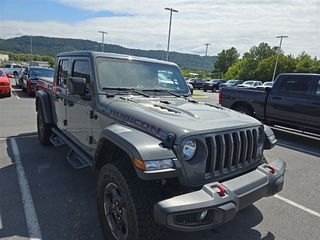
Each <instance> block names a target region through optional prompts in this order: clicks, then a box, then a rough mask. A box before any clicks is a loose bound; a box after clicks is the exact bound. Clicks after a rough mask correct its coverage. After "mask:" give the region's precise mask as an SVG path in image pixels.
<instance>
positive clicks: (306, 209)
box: [274, 194, 320, 217]
mask: <svg viewBox="0 0 320 240" xmlns="http://www.w3.org/2000/svg"><path fill="white" fill-rule="evenodd" d="M274 196H275V197H276V198H278V199H280V200H282V201H284V202H286V203H289V204H290V205H292V206H294V207H296V208H299V209H301V210H303V211H306V212H308V213H310V214H312V215H315V216H317V217H320V213H318V212H316V211H313V210H311V209H309V208H306V207H304V206H302V205H300V204H298V203H295V202H293V201H291V200H289V199H286V198H284V197H281V196H279V195H277V194H276V195H274Z"/></svg>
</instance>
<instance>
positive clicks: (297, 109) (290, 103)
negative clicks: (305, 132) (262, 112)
mask: <svg viewBox="0 0 320 240" xmlns="http://www.w3.org/2000/svg"><path fill="white" fill-rule="evenodd" d="M311 80H312V76H294V75H288V76H283V80H282V82H281V84H280V87H279V89H272V90H271V92H270V94H269V97H268V101H267V106H266V115H267V119H268V120H271V121H279V122H282V121H283V122H284V123H288V124H290V125H295V126H297V125H300V126H302V125H304V121H305V117H306V111H307V107H308V105H309V98H310V95H309V94H308V89H309V86H310V84H311Z"/></svg>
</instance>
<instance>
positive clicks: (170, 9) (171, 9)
mask: <svg viewBox="0 0 320 240" xmlns="http://www.w3.org/2000/svg"><path fill="white" fill-rule="evenodd" d="M165 10H169V11H170V22H169V35H168V46H167V61H169V45H170V34H171V21H172V12H179V11H178V10H176V9H173V8H165Z"/></svg>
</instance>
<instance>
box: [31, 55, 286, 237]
mask: <svg viewBox="0 0 320 240" xmlns="http://www.w3.org/2000/svg"><path fill="white" fill-rule="evenodd" d="M36 111H37V127H38V135H39V140H40V142H41V144H43V145H49V144H54V145H55V146H60V145H64V144H67V145H68V146H69V147H70V152H69V154H68V156H67V159H68V161H69V162H70V163H71V164H72V165H73V166H74V167H75V168H76V169H80V168H84V167H92V168H93V170H95V171H99V175H98V180H97V208H98V214H99V219H100V224H101V227H102V230H103V233H104V236H105V238H106V239H161V238H162V237H163V233H164V228H165V227H166V228H171V229H175V230H181V231H196V230H201V229H210V228H213V227H216V226H218V225H220V224H223V223H225V222H227V221H229V220H231V219H232V218H233V217H234V216H235V214H236V212H237V211H239V210H241V209H243V208H245V207H247V206H248V205H250V204H252V203H253V202H255V201H257V200H259V199H261V198H263V197H267V196H272V195H274V194H275V193H278V192H279V191H281V190H282V188H283V183H284V172H285V166H286V164H285V162H284V161H283V160H281V159H280V158H278V159H276V160H274V161H272V162H270V163H269V164H268V163H267V161H266V159H265V158H264V155H263V151H264V150H266V149H271V148H272V147H273V146H274V145H275V143H276V139H275V136H274V134H273V132H272V131H271V129H270V128H268V127H267V126H264V125H262V124H261V123H260V122H259V121H257V120H255V119H254V118H252V117H249V116H247V115H245V114H241V113H238V112H235V111H232V110H230V109H227V108H223V107H221V106H218V105H213V104H205V103H201V102H198V101H196V100H194V99H192V98H191V95H190V90H189V88H188V86H187V84H186V82H185V80H184V78H183V76H182V74H181V72H180V70H179V68H178V66H177V65H176V64H174V63H170V62H165V61H159V60H154V59H147V58H141V57H133V56H126V55H118V54H109V53H101V52H67V53H61V54H59V55H58V56H57V61H56V69H55V76H54V78H53V79H40V80H39V82H38V91H37V93H36Z"/></svg>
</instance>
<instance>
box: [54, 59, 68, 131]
mask: <svg viewBox="0 0 320 240" xmlns="http://www.w3.org/2000/svg"><path fill="white" fill-rule="evenodd" d="M57 67H58V72H57V75H56V76H55V84H54V87H53V95H54V98H53V104H54V105H55V106H54V108H53V109H55V115H54V117H55V118H56V119H55V122H56V124H57V126H58V128H60V129H61V130H65V129H66V126H67V109H66V102H67V79H68V77H69V73H68V71H69V60H68V59H63V58H62V59H60V60H59V63H58V66H57Z"/></svg>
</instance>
